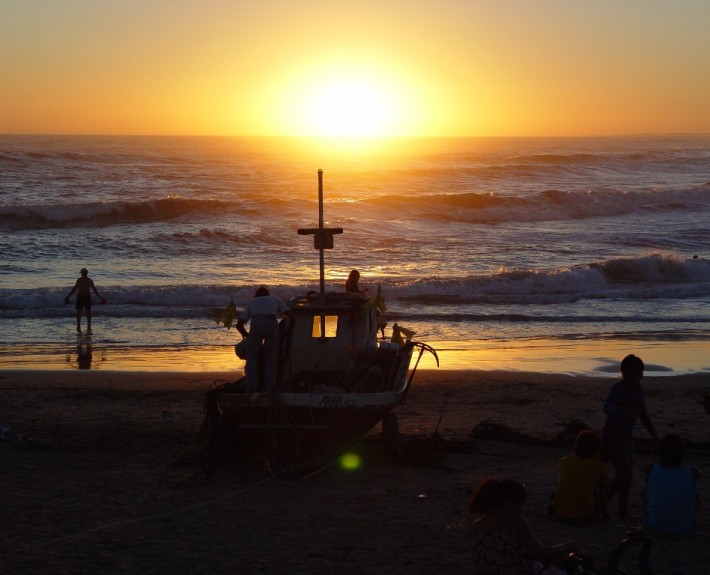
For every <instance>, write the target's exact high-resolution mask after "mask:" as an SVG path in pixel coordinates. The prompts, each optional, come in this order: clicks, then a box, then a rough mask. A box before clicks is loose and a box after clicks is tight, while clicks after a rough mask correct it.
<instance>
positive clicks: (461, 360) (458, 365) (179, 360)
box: [0, 338, 710, 378]
mask: <svg viewBox="0 0 710 575" xmlns="http://www.w3.org/2000/svg"><path fill="white" fill-rule="evenodd" d="M432 347H433V348H434V349H436V351H437V354H438V356H439V366H438V368H437V364H436V360H435V359H434V357H433V356H432V355H431V354H429V353H424V354H423V355H422V357H421V361H420V363H419V369H439V370H441V371H469V370H475V371H496V370H504V371H510V372H516V373H528V372H534V373H546V374H555V373H565V374H568V375H579V376H591V377H595V376H606V375H616V374H618V371H619V362H620V361H621V359H622V358H623V357H624V356H626V355H627V354H629V353H634V354H636V355H638V356H640V357H641V358H642V359H643V360H644V362H645V364H646V373H647V375H653V376H670V377H673V376H678V375H692V374H703V373H704V374H707V375H708V376H709V377H710V341H703V340H691V341H682V342H677V341H676V342H672V341H649V340H642V339H610V340H555V339H544V338H543V339H524V340H509V341H484V340H479V341H465V342H451V341H435V342H433V344H432ZM415 361H416V356H415V358H414V361H413V363H412V365H414V363H415ZM243 367H244V362H243V361H242V360H239V359H238V358H237V357H236V356H235V355H234V347H233V343H229V344H224V345H204V346H185V347H180V346H170V345H166V346H156V347H130V346H121V345H115V344H108V343H102V342H101V340H100V339H95V340H93V341H82V340H79V341H76V342H71V343H66V344H52V345H45V344H4V345H3V344H0V370H18V371H23V370H37V371H44V370H47V371H55V370H60V371H69V372H71V371H74V372H76V371H102V372H112V371H120V372H152V373H160V372H163V371H173V372H190V373H195V374H199V373H205V372H223V373H231V374H233V376H232V377H234V378H237V377H241V374H242V373H243Z"/></svg>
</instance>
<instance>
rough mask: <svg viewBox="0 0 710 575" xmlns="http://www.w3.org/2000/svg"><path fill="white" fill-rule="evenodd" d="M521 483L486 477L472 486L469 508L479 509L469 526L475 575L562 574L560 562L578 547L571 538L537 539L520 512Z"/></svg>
mask: <svg viewBox="0 0 710 575" xmlns="http://www.w3.org/2000/svg"><path fill="white" fill-rule="evenodd" d="M526 498H527V495H526V493H525V486H524V485H523V484H521V483H518V482H517V481H513V480H511V479H504V480H502V481H498V480H495V479H488V480H486V481H484V482H483V483H481V484H480V485H479V487H478V488H477V489H476V491H475V493H474V494H473V496H472V497H471V500H470V502H469V512H471V513H482V514H483V517H481V518H480V519H478V520H476V521H475V522H474V524H473V526H472V527H471V535H470V539H469V544H470V547H471V550H472V551H473V572H474V573H476V574H478V575H500V574H501V573H505V574H506V575H558V574H560V575H564V574H565V573H566V571H565V570H564V569H563V568H562V567H561V565H562V562H563V561H564V559H565V558H566V557H567V555H569V554H570V553H575V552H577V551H578V548H577V544H576V543H575V542H574V541H566V542H564V543H560V544H559V545H553V546H547V545H543V544H542V543H540V541H539V540H538V538H537V537H536V535H535V533H534V532H533V530H532V527H531V526H530V523H528V521H527V520H526V519H525V518H524V517H523V516H522V515H521V511H522V509H523V505H524V504H525V500H526Z"/></svg>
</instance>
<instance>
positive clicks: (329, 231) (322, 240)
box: [298, 170, 343, 339]
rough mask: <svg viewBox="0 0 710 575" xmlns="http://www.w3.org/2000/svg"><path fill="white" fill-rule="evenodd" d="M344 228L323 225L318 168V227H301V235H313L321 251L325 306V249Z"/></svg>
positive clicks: (321, 284) (320, 172)
mask: <svg viewBox="0 0 710 575" xmlns="http://www.w3.org/2000/svg"><path fill="white" fill-rule="evenodd" d="M342 233H343V228H326V227H323V170H318V227H317V228H299V229H298V235H299V236H308V235H312V236H313V247H314V248H315V249H317V250H319V251H320V298H321V305H322V306H323V307H325V250H332V249H333V236H334V235H335V234H342ZM320 321H321V326H320V333H321V339H325V314H323V313H321V317H320Z"/></svg>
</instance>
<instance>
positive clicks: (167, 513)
mask: <svg viewBox="0 0 710 575" xmlns="http://www.w3.org/2000/svg"><path fill="white" fill-rule="evenodd" d="M279 475H281V473H276V474H273V475H270V476H268V477H265V478H264V479H260V480H259V481H257V482H255V483H252V484H251V485H247V486H245V487H243V488H242V489H237V490H236V491H233V492H231V493H227V494H226V495H221V496H219V497H214V498H213V499H208V500H207V501H203V502H201V503H195V504H194V505H188V506H187V507H180V508H179V509H173V510H172V511H165V512H163V513H154V514H152V515H144V516H143V517H135V518H133V519H123V520H121V521H114V522H112V523H104V524H103V525H99V526H98V527H94V528H92V529H86V530H85V531H80V532H79V533H72V534H71V535H65V536H64V537H57V538H56V539H50V540H49V541H45V542H44V543H34V544H32V545H26V546H25V547H19V548H17V549H13V550H11V551H7V552H6V553H5V554H4V555H11V554H13V553H21V552H23V551H29V550H31V549H37V548H41V547H47V546H48V545H54V544H55V543H61V542H62V541H68V540H70V539H78V538H80V537H85V536H86V535H90V534H91V533H96V532H98V531H104V530H106V529H113V528H115V527H121V526H125V525H133V524H135V523H141V522H144V521H152V520H154V519H161V518H164V517H169V516H171V515H176V514H178V513H183V512H185V511H192V510H194V509H199V508H200V507H206V506H208V505H212V504H214V503H217V502H218V501H224V500H225V499H229V498H230V497H234V496H235V495H239V494H241V493H246V492H247V491H250V490H251V489H255V488H257V487H259V486H260V485H263V484H265V483H267V482H269V481H271V480H272V479H275V478H276V477H278V476H279Z"/></svg>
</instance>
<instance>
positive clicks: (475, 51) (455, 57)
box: [0, 0, 710, 137]
mask: <svg viewBox="0 0 710 575" xmlns="http://www.w3.org/2000/svg"><path fill="white" fill-rule="evenodd" d="M709 38H710V2H708V1H707V0H678V1H677V2H670V1H668V0H623V1H622V0H596V1H594V2H588V1H582V0H360V1H358V2H353V1H352V0H348V1H344V0H121V1H117V0H111V1H109V0H0V133H4V134H111V135H119V134H120V135H124V134H126V135H235V136H347V137H382V136H474V137H476V136H591V135H623V134H668V133H705V134H707V133H710V113H709V108H710V104H709V102H710V40H709Z"/></svg>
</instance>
